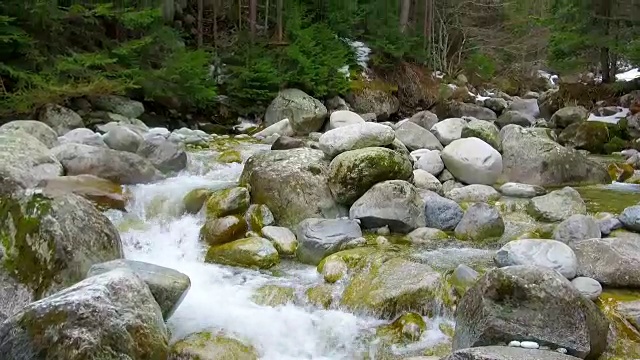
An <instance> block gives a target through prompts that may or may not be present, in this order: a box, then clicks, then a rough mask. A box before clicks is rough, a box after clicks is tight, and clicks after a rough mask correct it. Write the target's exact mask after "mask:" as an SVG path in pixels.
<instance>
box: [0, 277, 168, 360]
mask: <svg viewBox="0 0 640 360" xmlns="http://www.w3.org/2000/svg"><path fill="white" fill-rule="evenodd" d="M141 334H144V336H142V335H141ZM114 339H119V340H114ZM168 342H169V337H168V334H167V329H166V328H165V325H164V321H163V319H162V313H161V311H160V307H159V306H158V304H157V303H156V302H155V300H154V298H153V296H152V294H151V292H150V291H149V288H148V287H147V285H145V283H144V282H143V281H142V280H141V279H140V278H139V277H137V276H136V275H135V274H133V273H132V272H131V271H129V270H126V269H118V270H113V271H111V272H108V273H104V274H101V275H98V276H94V277H90V278H88V279H85V280H83V281H81V282H79V283H77V284H75V285H73V286H72V287H70V288H67V289H65V290H63V291H61V292H59V293H56V294H54V295H51V296H50V297H48V298H46V299H42V300H40V301H37V302H34V303H31V304H29V305H27V306H26V307H25V308H24V309H22V310H21V311H20V312H19V313H17V314H15V315H13V316H11V317H10V318H9V319H7V320H6V321H5V322H4V323H2V325H0V352H2V354H3V358H6V359H16V360H18V359H20V360H22V359H25V360H26V359H38V358H43V356H45V357H46V356H49V357H51V356H53V357H57V358H59V359H65V360H84V359H159V358H163V357H166V354H167V353H168ZM43 354H45V355H43ZM46 354H48V355H46Z"/></svg>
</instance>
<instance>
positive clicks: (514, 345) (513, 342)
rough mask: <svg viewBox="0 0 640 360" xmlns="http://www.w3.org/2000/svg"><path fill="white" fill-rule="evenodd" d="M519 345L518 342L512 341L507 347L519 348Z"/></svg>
mask: <svg viewBox="0 0 640 360" xmlns="http://www.w3.org/2000/svg"><path fill="white" fill-rule="evenodd" d="M520 344H521V343H520V341H517V340H513V341H511V342H510V343H509V346H511V347H520Z"/></svg>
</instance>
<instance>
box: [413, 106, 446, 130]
mask: <svg viewBox="0 0 640 360" xmlns="http://www.w3.org/2000/svg"><path fill="white" fill-rule="evenodd" d="M409 121H411V122H412V123H414V124H418V125H420V126H422V127H423V128H425V129H427V130H431V128H432V127H433V125H435V124H437V123H438V121H439V120H438V115H436V114H434V113H432V112H431V111H429V110H423V111H420V112H417V113H415V114H413V116H411V117H410V118H409Z"/></svg>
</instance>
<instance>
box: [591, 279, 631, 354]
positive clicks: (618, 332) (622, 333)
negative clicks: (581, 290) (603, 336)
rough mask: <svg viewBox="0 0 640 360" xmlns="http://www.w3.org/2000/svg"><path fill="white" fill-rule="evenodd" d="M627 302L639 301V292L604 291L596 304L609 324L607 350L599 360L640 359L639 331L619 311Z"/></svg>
mask: <svg viewBox="0 0 640 360" xmlns="http://www.w3.org/2000/svg"><path fill="white" fill-rule="evenodd" d="M629 301H640V292H632V291H621V290H617V291H616V290H605V291H604V292H603V293H602V294H601V295H600V298H599V299H598V300H597V301H596V304H597V305H598V307H599V308H600V311H602V313H603V314H604V315H605V316H606V317H607V319H608V320H609V322H610V323H611V326H610V331H609V334H608V343H607V349H606V350H605V352H604V354H602V356H601V357H600V360H619V359H636V358H639V357H640V331H639V330H638V329H637V328H634V326H633V324H632V323H630V322H629V321H628V320H627V319H625V316H624V315H623V314H622V313H621V312H620V311H619V306H620V305H621V304H624V303H625V302H629Z"/></svg>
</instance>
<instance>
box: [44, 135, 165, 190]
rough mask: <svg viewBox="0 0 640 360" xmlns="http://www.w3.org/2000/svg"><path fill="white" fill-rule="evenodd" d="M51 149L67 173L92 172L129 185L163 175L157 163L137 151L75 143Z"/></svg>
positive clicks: (149, 180) (80, 173)
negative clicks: (131, 151) (157, 167)
mask: <svg viewBox="0 0 640 360" xmlns="http://www.w3.org/2000/svg"><path fill="white" fill-rule="evenodd" d="M51 152H52V154H53V156H55V157H56V159H58V161H60V163H61V164H62V166H63V167H64V170H65V173H66V174H67V175H82V174H90V175H95V176H97V177H100V178H103V179H107V180H110V181H113V182H115V183H118V184H127V185H129V184H139V183H148V182H152V181H155V180H158V179H160V178H161V174H160V173H159V172H158V170H156V168H155V167H154V166H153V164H152V163H150V162H149V161H148V160H147V159H145V158H143V157H141V156H139V155H137V154H132V153H128V152H124V151H116V150H111V149H107V148H99V147H94V146H89V145H82V144H71V143H69V144H62V145H60V146H56V147H55V148H53V149H51Z"/></svg>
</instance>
